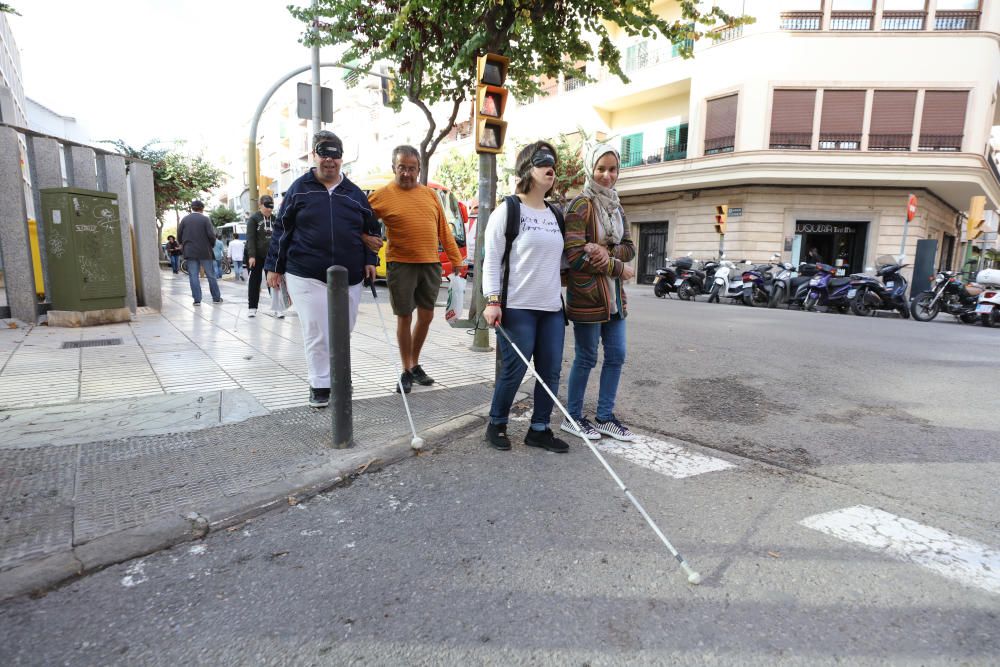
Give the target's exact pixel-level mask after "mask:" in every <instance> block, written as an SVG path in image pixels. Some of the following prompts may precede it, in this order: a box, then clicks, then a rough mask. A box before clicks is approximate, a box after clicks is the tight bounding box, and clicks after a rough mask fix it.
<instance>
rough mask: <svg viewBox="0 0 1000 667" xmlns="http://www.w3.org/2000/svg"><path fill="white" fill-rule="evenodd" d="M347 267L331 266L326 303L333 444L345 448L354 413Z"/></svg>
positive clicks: (335, 446) (327, 275) (352, 429)
mask: <svg viewBox="0 0 1000 667" xmlns="http://www.w3.org/2000/svg"><path fill="white" fill-rule="evenodd" d="M347 287H348V285H347V269H346V268H344V267H343V266H331V267H330V268H328V269H327V270H326V303H327V313H328V317H329V318H330V419H331V420H332V422H333V447H334V448H335V449H345V448H347V447H350V446H351V445H352V444H353V442H352V441H353V440H354V413H353V410H352V408H351V392H352V387H351V325H350V307H351V306H350V301H349V299H348V296H347Z"/></svg>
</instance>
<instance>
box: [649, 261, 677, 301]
mask: <svg viewBox="0 0 1000 667" xmlns="http://www.w3.org/2000/svg"><path fill="white" fill-rule="evenodd" d="M666 262H667V265H666V266H664V267H663V268H662V269H657V270H656V277H655V278H653V294H655V295H656V296H657V298H660V299H662V298H663V297H665V296H666V295H667V294H669V293H670V292H674V291H676V289H675V288H674V281H675V280H676V279H677V272H676V271H675V270H674V266H673V264H672V263H671V261H670V258H669V257H667V260H666Z"/></svg>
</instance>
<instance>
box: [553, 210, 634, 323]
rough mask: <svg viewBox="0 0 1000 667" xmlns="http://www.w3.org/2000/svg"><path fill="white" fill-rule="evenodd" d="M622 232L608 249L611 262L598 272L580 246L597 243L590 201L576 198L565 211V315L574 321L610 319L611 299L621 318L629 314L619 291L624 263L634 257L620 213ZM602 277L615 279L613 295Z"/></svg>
mask: <svg viewBox="0 0 1000 667" xmlns="http://www.w3.org/2000/svg"><path fill="white" fill-rule="evenodd" d="M621 214H622V222H623V223H624V225H623V226H624V232H623V234H622V240H621V243H619V244H617V245H613V246H610V247H609V248H608V251H609V252H610V254H611V261H610V262H609V263H608V266H607V267H605V268H604V269H597V268H595V267H594V266H592V265H591V264H590V262H588V261H587V256H586V253H585V252H584V251H583V247H584V246H585V245H586V244H588V243H596V242H597V216H596V215H594V210H593V207H592V206H591V203H590V200H589V199H587V198H586V197H584V196H582V195H581V196H578V197H577V198H576V199H574V200H573V201H572V202H570V205H569V207H568V208H567V209H566V260H567V261H568V262H569V276H568V278H567V282H566V316H567V317H568V318H569V319H571V320H573V321H574V322H607V321H608V320H610V319H611V299H615V300H616V301H617V304H618V312H619V313H621V316H622V318H625V317H626V315H627V314H628V308H627V307H626V306H627V304H628V299H627V298H626V297H625V290H624V289H623V288H622V281H621V275H622V271H624V270H625V263H626V262H630V261H632V259H633V258H634V257H635V245H634V244H633V243H632V235H631V234H629V230H628V222H627V221H626V220H625V211H622V212H621ZM605 277H611V278H615V280H614V281H612V282H613V284H614V294H611V293H610V292H609V289H608V281H607V280H604V278H605Z"/></svg>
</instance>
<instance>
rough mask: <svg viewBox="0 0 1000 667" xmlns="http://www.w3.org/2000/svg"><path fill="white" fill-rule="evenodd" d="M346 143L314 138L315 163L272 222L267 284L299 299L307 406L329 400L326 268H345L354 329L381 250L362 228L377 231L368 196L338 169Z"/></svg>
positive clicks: (321, 135)
mask: <svg viewBox="0 0 1000 667" xmlns="http://www.w3.org/2000/svg"><path fill="white" fill-rule="evenodd" d="M343 154H344V144H343V143H342V142H341V140H340V138H339V137H338V136H337V135H336V134H334V133H333V132H329V131H326V130H323V131H320V132H317V133H316V134H315V135H314V136H313V160H314V162H315V165H316V166H315V167H313V168H312V169H310V170H309V171H308V172H307V173H306V174H304V175H302V176H300V177H299V178H297V179H296V180H295V182H294V183H292V185H291V186H290V187H289V188H288V192H286V193H285V198H284V199H283V200H282V202H281V211H280V212H279V213H278V217H277V219H276V221H275V223H274V235H273V238H272V239H271V249H270V250H269V251H268V254H267V260H266V262H265V263H264V268H265V270H267V271H269V272H270V273H268V276H267V283H268V285H269V286H270V287H271V289H278V288H279V287H280V286H281V285H282V283H284V285H286V286H287V288H288V294H289V296H291V298H292V303H294V304H295V310H296V312H298V315H299V325H300V326H301V328H302V342H303V346H304V348H305V355H306V367H307V369H308V372H309V405H311V406H313V407H315V408H321V407H325V406H326V405H328V404H329V403H330V356H329V355H330V315H329V310H328V308H327V285H326V270H327V269H328V268H329V267H330V266H332V265H340V266H343V267H345V268H346V269H347V283H348V285H349V287H348V290H347V295H348V301H349V310H348V313H347V315H348V318H349V328H350V329H351V330H352V331H353V330H354V323H355V321H356V320H357V315H358V305H359V304H360V302H361V283H362V281H363V280H364V279H365V278H368V279H370V280H374V279H375V265H376V264H377V263H378V256H377V255H376V254H375V253H374V252H372V250H371V249H370V248H368V247H367V246H366V244H365V241H364V238H363V236H364V235H365V232H370V233H371V232H376V230H377V222H376V221H375V218H373V217H372V210H371V208H370V207H369V206H368V199H367V198H366V197H365V194H364V193H363V192H362V191H361V189H360V188H359V187H358V186H357V185H355V184H354V183H352V182H351V181H350V180H349V179H348V178H347V177H346V176H344V174H343V173H342V171H341V167H342V166H343V162H344V160H343Z"/></svg>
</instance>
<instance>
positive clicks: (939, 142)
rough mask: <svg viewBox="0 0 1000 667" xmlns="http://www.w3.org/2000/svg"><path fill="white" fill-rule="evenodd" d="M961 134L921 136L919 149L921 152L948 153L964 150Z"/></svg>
mask: <svg viewBox="0 0 1000 667" xmlns="http://www.w3.org/2000/svg"><path fill="white" fill-rule="evenodd" d="M962 136H963V135H961V134H921V135H920V144H919V146H918V147H917V148H918V150H921V151H947V152H957V151H960V150H962Z"/></svg>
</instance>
